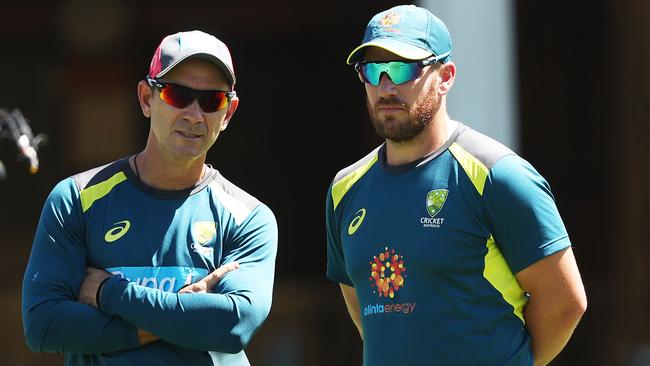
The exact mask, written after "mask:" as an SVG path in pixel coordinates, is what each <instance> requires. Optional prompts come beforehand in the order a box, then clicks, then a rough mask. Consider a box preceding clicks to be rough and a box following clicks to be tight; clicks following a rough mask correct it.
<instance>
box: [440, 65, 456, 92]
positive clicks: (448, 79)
mask: <svg viewBox="0 0 650 366" xmlns="http://www.w3.org/2000/svg"><path fill="white" fill-rule="evenodd" d="M438 75H440V85H439V89H438V92H439V93H440V94H441V95H446V94H447V93H449V91H450V90H451V87H452V86H453V85H454V81H455V80H456V64H454V63H453V62H451V61H450V62H446V63H444V64H442V66H440V69H438Z"/></svg>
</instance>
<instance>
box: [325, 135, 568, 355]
mask: <svg viewBox="0 0 650 366" xmlns="http://www.w3.org/2000/svg"><path fill="white" fill-rule="evenodd" d="M326 223H327V242H328V246H327V248H328V251H327V258H328V263H327V276H328V277H329V278H330V279H331V280H333V281H336V282H339V283H343V284H346V285H348V286H352V287H354V289H355V292H356V295H357V297H358V300H359V305H360V309H359V311H360V313H361V324H362V328H363V334H364V352H363V354H364V356H363V357H364V365H373V366H378V365H444V366H452V365H458V366H461V365H462V366H466V365H484V366H499V365H532V364H533V361H532V354H531V348H530V335H529V334H528V332H527V331H526V327H525V322H524V317H523V309H524V306H525V304H526V300H527V298H526V296H525V293H524V291H523V290H522V288H521V287H520V285H519V283H518V282H517V280H516V277H515V276H514V274H515V273H517V272H519V271H521V270H522V269H524V268H526V267H528V266H530V265H531V264H533V263H534V262H536V261H537V260H539V259H541V258H544V257H545V256H548V255H550V254H553V253H555V252H557V251H559V250H562V249H564V248H567V247H569V246H570V242H569V239H568V236H567V233H566V230H565V227H564V225H563V223H562V220H561V218H560V215H559V213H558V210H557V208H556V205H555V202H554V199H553V196H552V194H551V191H550V188H549V186H548V184H547V182H546V181H545V180H544V179H543V178H542V177H541V176H540V175H539V174H538V173H537V172H536V171H535V169H534V168H533V167H532V166H531V165H530V164H529V163H527V162H526V161H525V160H523V159H522V158H520V157H519V156H517V155H516V154H514V153H513V152H512V151H511V150H509V149H507V148H506V147H504V146H503V145H501V144H499V143H498V142H496V141H494V140H492V139H490V138H488V137H486V136H484V135H482V134H480V133H478V132H476V131H473V130H471V129H470V128H468V127H466V126H464V125H460V126H459V127H458V128H457V130H456V131H455V133H454V134H453V135H452V136H451V138H450V139H449V141H447V143H445V145H444V146H442V147H441V148H440V149H439V150H437V151H435V152H433V153H432V154H430V155H429V156H426V157H424V158H423V159H420V160H418V161H416V162H413V163H411V164H407V165H404V166H389V165H388V164H386V159H385V151H384V146H383V145H382V146H380V147H379V148H377V149H375V151H373V152H371V153H370V154H369V155H367V156H366V157H364V158H363V159H361V160H360V161H358V162H357V163H355V164H353V165H352V166H350V167H348V168H346V169H344V170H342V171H341V172H339V173H338V174H337V175H336V177H335V178H334V180H333V182H332V184H331V186H330V189H329V192H328V195H327V203H326Z"/></svg>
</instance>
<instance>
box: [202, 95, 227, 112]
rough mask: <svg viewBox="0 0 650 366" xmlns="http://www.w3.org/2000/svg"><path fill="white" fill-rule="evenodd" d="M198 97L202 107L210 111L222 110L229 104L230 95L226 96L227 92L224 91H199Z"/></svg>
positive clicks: (205, 110)
mask: <svg viewBox="0 0 650 366" xmlns="http://www.w3.org/2000/svg"><path fill="white" fill-rule="evenodd" d="M196 97H197V99H198V100H199V105H200V106H201V109H203V111H204V112H208V113H210V112H216V111H220V110H222V109H224V108H225V107H226V105H227V104H228V97H227V96H226V93H225V92H222V91H214V90H205V91H197V92H196Z"/></svg>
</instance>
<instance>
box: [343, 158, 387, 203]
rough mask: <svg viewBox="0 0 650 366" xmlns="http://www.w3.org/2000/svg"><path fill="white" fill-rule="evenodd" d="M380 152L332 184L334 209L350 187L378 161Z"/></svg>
mask: <svg viewBox="0 0 650 366" xmlns="http://www.w3.org/2000/svg"><path fill="white" fill-rule="evenodd" d="M377 158H378V154H375V155H374V156H373V158H372V159H370V160H369V161H368V162H367V163H365V164H363V165H362V166H360V167H359V168H357V169H356V170H355V171H353V172H352V173H350V174H348V175H346V176H345V177H343V178H342V179H341V180H339V181H338V182H336V183H334V185H333V186H332V200H333V201H334V209H335V210H336V206H338V204H339V203H340V202H341V200H342V199H343V196H345V194H346V193H347V192H348V190H349V189H350V188H352V186H353V185H354V183H356V182H357V181H358V180H359V179H361V177H363V175H364V174H366V172H367V171H368V170H369V169H370V167H371V166H372V165H373V164H375V162H377Z"/></svg>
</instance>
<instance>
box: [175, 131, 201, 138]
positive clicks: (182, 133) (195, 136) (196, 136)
mask: <svg viewBox="0 0 650 366" xmlns="http://www.w3.org/2000/svg"><path fill="white" fill-rule="evenodd" d="M176 133H177V134H179V135H181V136H183V137H185V138H199V137H201V135H197V134H194V133H190V132H185V131H176Z"/></svg>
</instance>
